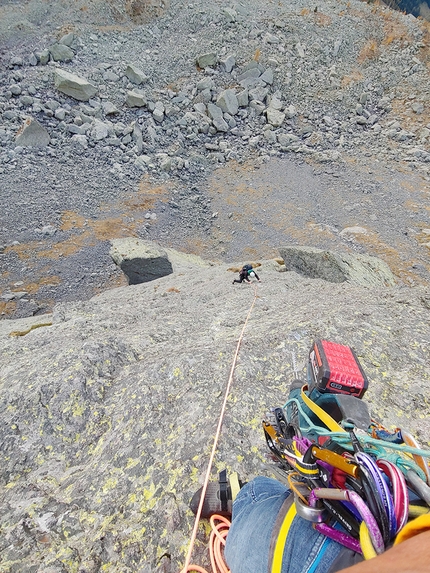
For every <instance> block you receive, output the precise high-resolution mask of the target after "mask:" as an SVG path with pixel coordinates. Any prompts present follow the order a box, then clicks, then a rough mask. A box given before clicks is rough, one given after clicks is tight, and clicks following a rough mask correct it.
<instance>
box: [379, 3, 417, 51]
mask: <svg viewBox="0 0 430 573" xmlns="http://www.w3.org/2000/svg"><path fill="white" fill-rule="evenodd" d="M379 16H380V17H381V18H382V19H383V21H384V34H385V38H384V39H383V40H382V44H383V45H384V46H388V45H390V44H391V43H392V42H394V41H397V40H399V41H405V40H406V41H408V42H409V41H410V40H411V37H410V36H409V34H408V29H407V28H406V26H405V25H404V24H403V22H402V21H401V20H400V19H399V17H398V14H397V13H396V12H394V11H393V10H379Z"/></svg>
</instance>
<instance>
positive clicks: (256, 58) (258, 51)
mask: <svg viewBox="0 0 430 573" xmlns="http://www.w3.org/2000/svg"><path fill="white" fill-rule="evenodd" d="M260 56H261V50H260V48H257V49H256V50H255V54H254V60H255V61H256V62H258V61H259V59H260Z"/></svg>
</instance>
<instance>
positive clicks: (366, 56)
mask: <svg viewBox="0 0 430 573" xmlns="http://www.w3.org/2000/svg"><path fill="white" fill-rule="evenodd" d="M378 57H379V46H378V42H377V40H375V38H371V39H370V40H367V42H366V43H365V44H364V46H363V47H362V49H361V51H360V54H359V56H358V63H359V64H363V63H364V62H365V61H366V60H374V59H376V58H378Z"/></svg>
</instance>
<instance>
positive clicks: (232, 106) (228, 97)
mask: <svg viewBox="0 0 430 573" xmlns="http://www.w3.org/2000/svg"><path fill="white" fill-rule="evenodd" d="M216 104H217V106H218V107H220V108H221V109H222V111H223V112H224V113H229V114H230V115H236V114H237V112H238V109H239V103H238V101H237V96H236V92H235V91H234V90H224V91H223V92H221V93H220V95H219V96H218V98H217V100H216Z"/></svg>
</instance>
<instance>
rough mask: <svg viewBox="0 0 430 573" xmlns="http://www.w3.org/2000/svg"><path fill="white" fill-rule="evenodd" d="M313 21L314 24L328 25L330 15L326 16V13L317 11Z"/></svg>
mask: <svg viewBox="0 0 430 573" xmlns="http://www.w3.org/2000/svg"><path fill="white" fill-rule="evenodd" d="M315 21H316V24H317V25H318V26H321V27H323V26H330V24H331V21H332V20H331V18H330V16H327V15H326V14H323V13H322V12H317V14H316V16H315Z"/></svg>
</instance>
